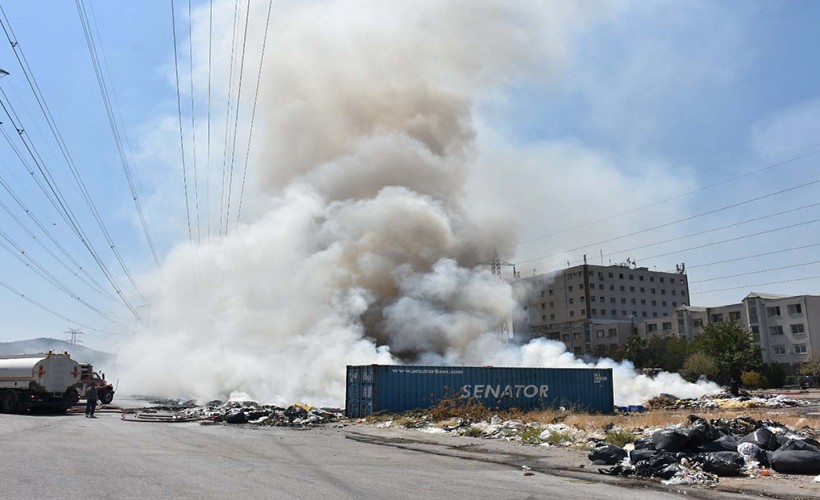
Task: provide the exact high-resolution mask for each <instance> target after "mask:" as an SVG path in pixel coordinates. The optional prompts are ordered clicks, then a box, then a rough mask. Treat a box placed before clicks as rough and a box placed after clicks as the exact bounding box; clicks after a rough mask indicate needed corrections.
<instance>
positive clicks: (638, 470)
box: [635, 453, 678, 479]
mask: <svg viewBox="0 0 820 500" xmlns="http://www.w3.org/2000/svg"><path fill="white" fill-rule="evenodd" d="M677 464H678V461H677V459H676V458H675V457H674V456H672V455H671V454H669V453H659V454H657V455H653V456H651V457H649V458H648V459H647V460H644V461H642V462H638V463H637V464H635V475H637V476H641V477H661V475H663V474H664V471H665V470H666V469H667V467H669V466H670V465H677ZM673 475H674V472H673V473H672V474H671V475H670V476H669V477H672V476H673ZM667 479H668V478H667Z"/></svg>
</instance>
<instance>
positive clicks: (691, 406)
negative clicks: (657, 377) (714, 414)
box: [644, 391, 812, 410]
mask: <svg viewBox="0 0 820 500" xmlns="http://www.w3.org/2000/svg"><path fill="white" fill-rule="evenodd" d="M810 404H812V402H811V401H806V400H803V399H794V398H790V397H788V396H786V395H783V394H776V395H774V394H762V395H758V396H753V395H751V394H749V393H747V392H745V391H741V394H740V396H733V395H732V394H730V393H729V392H728V391H724V392H719V393H716V394H706V395H703V396H701V397H699V398H696V399H680V398H678V397H676V396H673V395H671V394H660V395H658V396H655V397H654V398H652V399H650V400H649V401H647V402H646V403H645V405H644V406H645V407H646V408H648V409H651V410H744V409H752V408H791V407H795V406H808V405H810Z"/></svg>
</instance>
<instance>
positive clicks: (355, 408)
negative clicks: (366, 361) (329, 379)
mask: <svg viewBox="0 0 820 500" xmlns="http://www.w3.org/2000/svg"><path fill="white" fill-rule="evenodd" d="M360 372H361V367H359V366H348V367H347V389H346V391H345V392H346V394H345V415H347V416H348V417H349V418H359V406H360V398H361V396H360V393H361V377H360Z"/></svg>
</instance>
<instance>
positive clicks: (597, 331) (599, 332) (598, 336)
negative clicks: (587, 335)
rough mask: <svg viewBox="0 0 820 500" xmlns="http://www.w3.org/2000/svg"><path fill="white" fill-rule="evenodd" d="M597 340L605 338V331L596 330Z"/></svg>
mask: <svg viewBox="0 0 820 500" xmlns="http://www.w3.org/2000/svg"><path fill="white" fill-rule="evenodd" d="M595 338H599V339H602V338H604V331H603V330H595Z"/></svg>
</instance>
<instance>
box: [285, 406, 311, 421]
mask: <svg viewBox="0 0 820 500" xmlns="http://www.w3.org/2000/svg"><path fill="white" fill-rule="evenodd" d="M307 415H308V412H307V410H305V409H304V408H302V407H301V406H296V405H293V406H289V407H288V409H287V410H285V416H286V417H288V420H290V421H291V422H293V420H294V419H297V418H305V417H307Z"/></svg>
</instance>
